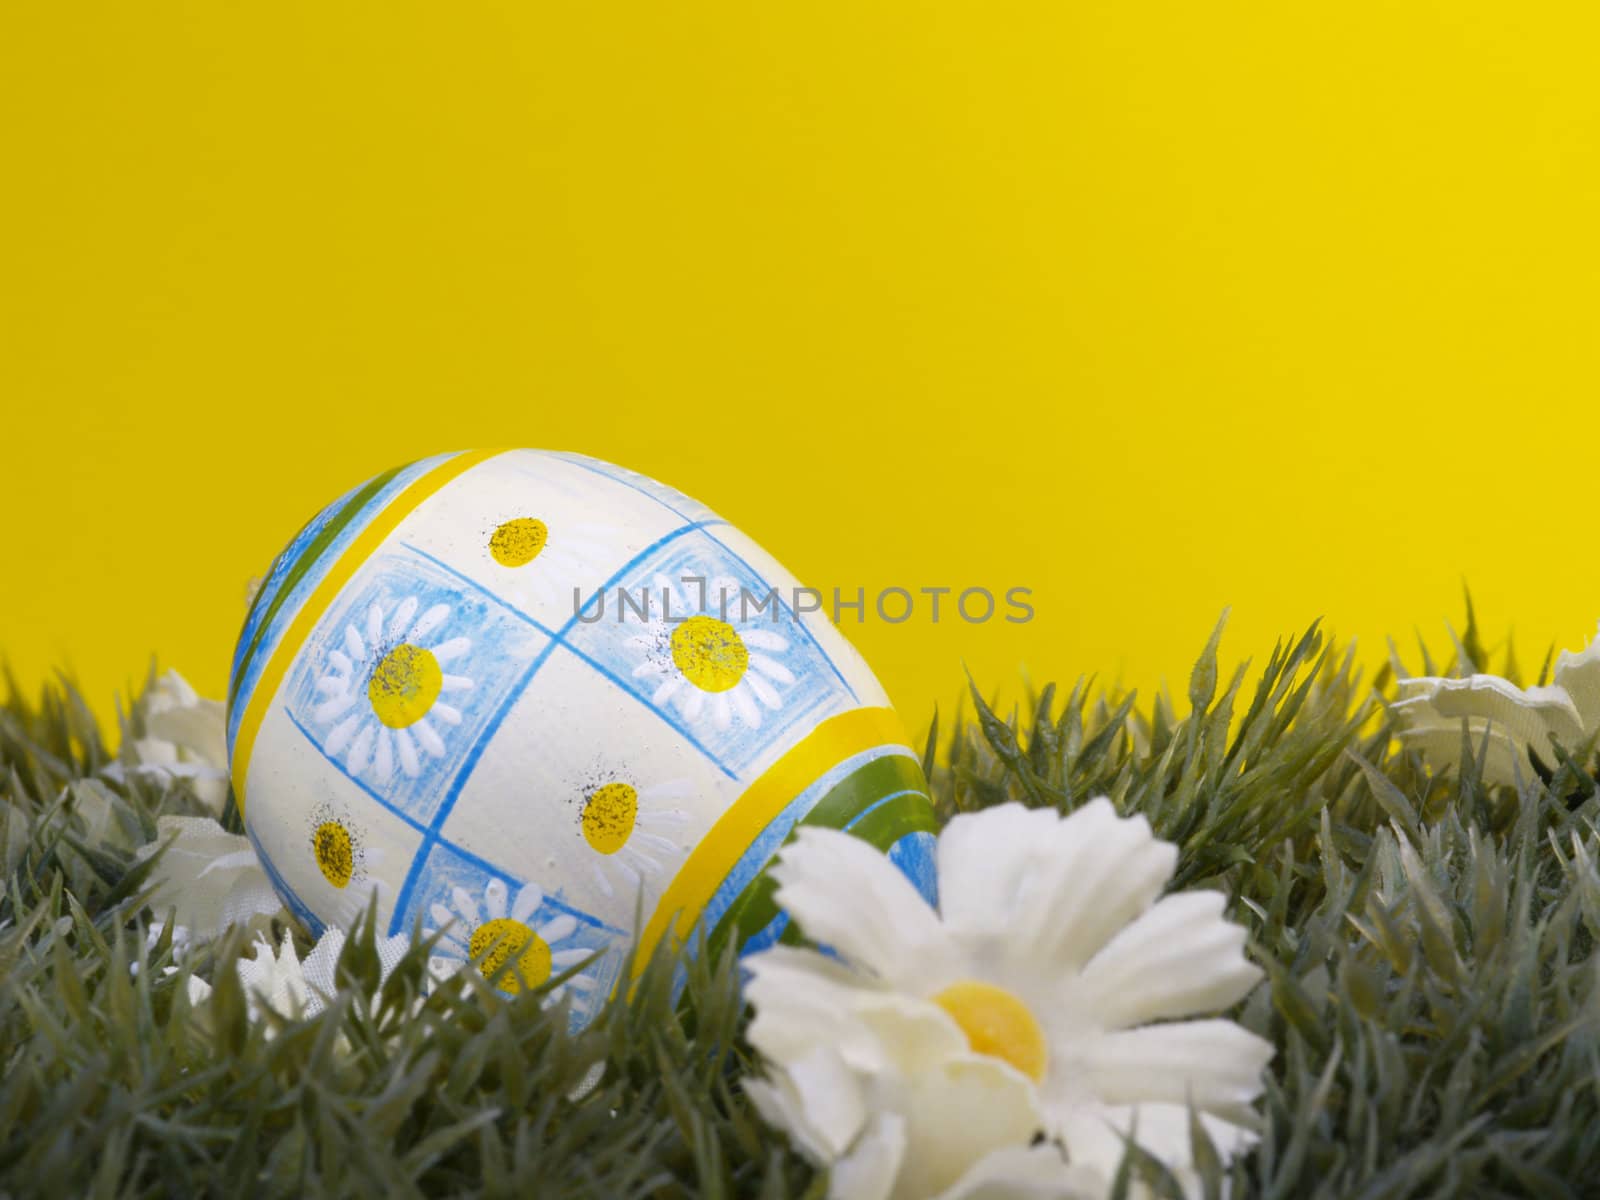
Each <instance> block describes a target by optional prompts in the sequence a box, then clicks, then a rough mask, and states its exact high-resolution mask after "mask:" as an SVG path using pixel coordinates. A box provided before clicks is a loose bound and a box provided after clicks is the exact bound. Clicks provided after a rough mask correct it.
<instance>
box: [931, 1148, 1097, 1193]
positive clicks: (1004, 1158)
mask: <svg viewBox="0 0 1600 1200" xmlns="http://www.w3.org/2000/svg"><path fill="white" fill-rule="evenodd" d="M1110 1191H1111V1189H1110V1185H1109V1181H1108V1180H1107V1179H1106V1178H1105V1177H1103V1176H1102V1175H1101V1174H1100V1172H1098V1171H1095V1170H1092V1169H1090V1168H1088V1167H1084V1166H1079V1165H1077V1164H1069V1163H1067V1162H1066V1161H1065V1160H1064V1159H1063V1158H1062V1155H1061V1151H1060V1150H1059V1149H1057V1148H1056V1147H1055V1146H1051V1145H1040V1146H1027V1147H1024V1146H1011V1147H1007V1148H1006V1149H1004V1150H996V1151H995V1152H994V1153H993V1154H988V1155H985V1156H984V1157H983V1158H980V1159H979V1160H978V1161H977V1162H976V1163H974V1164H973V1166H972V1168H971V1169H970V1170H969V1171H968V1172H967V1173H966V1174H965V1175H963V1176H962V1177H961V1178H960V1179H959V1180H958V1181H957V1182H956V1183H955V1185H954V1186H952V1187H950V1188H948V1189H947V1190H945V1191H943V1192H940V1193H939V1196H938V1200H1104V1197H1106V1196H1107V1195H1109V1194H1110Z"/></svg>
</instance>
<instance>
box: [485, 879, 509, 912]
mask: <svg viewBox="0 0 1600 1200" xmlns="http://www.w3.org/2000/svg"><path fill="white" fill-rule="evenodd" d="M506 897H507V891H506V883H505V880H503V879H491V880H490V881H489V883H488V885H487V886H486V887H485V888H484V889H483V910H484V912H485V913H487V914H488V917H489V920H491V921H498V920H501V919H503V918H504V917H505V915H506Z"/></svg>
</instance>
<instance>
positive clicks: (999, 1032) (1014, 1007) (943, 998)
mask: <svg viewBox="0 0 1600 1200" xmlns="http://www.w3.org/2000/svg"><path fill="white" fill-rule="evenodd" d="M933 1002H934V1003H935V1004H937V1005H938V1006H939V1007H940V1008H942V1009H944V1011H945V1012H947V1013H949V1014H950V1016H951V1017H952V1018H953V1019H954V1020H955V1023H956V1024H957V1025H959V1026H960V1027H961V1032H962V1033H964V1034H966V1035H967V1044H968V1045H969V1046H971V1047H972V1051H973V1053H974V1054H987V1055H990V1056H991V1057H993V1058H998V1059H1000V1060H1001V1061H1002V1062H1008V1063H1010V1064H1011V1065H1012V1066H1013V1067H1015V1068H1016V1069H1017V1070H1019V1071H1021V1072H1022V1073H1023V1074H1024V1075H1026V1076H1028V1078H1030V1079H1032V1080H1034V1081H1035V1082H1038V1081H1040V1080H1042V1079H1043V1078H1044V1068H1045V1063H1046V1061H1047V1060H1048V1058H1049V1053H1050V1052H1049V1047H1048V1046H1046V1045H1045V1040H1044V1030H1043V1029H1041V1028H1039V1022H1038V1021H1036V1020H1034V1016H1033V1013H1031V1012H1029V1011H1028V1006H1027V1005H1026V1004H1024V1003H1023V1002H1022V1001H1021V1000H1019V999H1018V998H1017V997H1016V996H1015V995H1013V994H1012V993H1010V992H1008V991H1006V990H1005V989H1004V988H997V987H995V986H994V985H993V984H990V983H979V982H978V981H977V980H975V979H963V980H962V981H961V982H960V983H953V984H951V985H950V986H949V987H947V988H945V989H944V991H942V992H940V993H939V994H938V995H937V996H935V997H933Z"/></svg>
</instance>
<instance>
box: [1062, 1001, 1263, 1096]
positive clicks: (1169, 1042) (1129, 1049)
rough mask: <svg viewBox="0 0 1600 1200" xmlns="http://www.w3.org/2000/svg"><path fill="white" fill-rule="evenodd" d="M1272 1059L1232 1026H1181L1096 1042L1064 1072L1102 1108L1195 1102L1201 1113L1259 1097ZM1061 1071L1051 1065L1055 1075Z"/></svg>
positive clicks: (1133, 1031) (1251, 1036)
mask: <svg viewBox="0 0 1600 1200" xmlns="http://www.w3.org/2000/svg"><path fill="white" fill-rule="evenodd" d="M1051 1049H1052V1053H1053V1052H1054V1050H1055V1047H1054V1046H1052V1047H1051ZM1272 1054H1273V1049H1272V1043H1271V1042H1268V1041H1265V1040H1263V1039H1261V1038H1259V1037H1257V1036H1256V1035H1255V1034H1253V1033H1250V1032H1248V1031H1246V1030H1244V1029H1241V1028H1240V1027H1239V1026H1238V1025H1235V1024H1234V1023H1233V1022H1232V1021H1220V1020H1209V1021H1178V1022H1173V1023H1171V1024H1167V1025H1147V1026H1145V1027H1144V1028H1142V1029H1128V1030H1122V1031H1118V1032H1113V1033H1106V1034H1102V1035H1100V1036H1098V1037H1095V1038H1092V1039H1090V1040H1088V1041H1086V1042H1085V1043H1084V1044H1083V1045H1082V1046H1081V1048H1080V1049H1079V1050H1078V1052H1077V1054H1076V1055H1075V1056H1074V1057H1075V1059H1076V1061H1072V1062H1063V1063H1061V1064H1060V1065H1059V1070H1060V1072H1061V1074H1062V1075H1064V1076H1066V1077H1069V1078H1070V1079H1071V1080H1072V1082H1073V1083H1074V1084H1076V1085H1077V1086H1080V1087H1083V1088H1086V1089H1087V1090H1088V1091H1089V1092H1091V1093H1092V1094H1093V1095H1094V1096H1095V1097H1097V1098H1098V1099H1099V1100H1100V1102H1101V1103H1103V1104H1144V1103H1166V1104H1187V1103H1189V1101H1190V1098H1191V1097H1192V1098H1193V1102H1194V1104H1195V1105H1196V1106H1197V1107H1200V1108H1223V1107H1227V1106H1230V1105H1245V1104H1249V1103H1250V1102H1251V1101H1252V1100H1254V1099H1255V1098H1256V1096H1258V1095H1259V1094H1260V1093H1261V1087H1262V1083H1261V1072H1262V1070H1263V1069H1264V1068H1265V1067H1266V1065H1267V1063H1269V1062H1270V1061H1271V1060H1272ZM1057 1071H1058V1067H1057V1064H1055V1063H1053V1062H1052V1064H1051V1068H1050V1074H1051V1076H1052V1077H1055V1076H1056V1074H1057ZM1046 1090H1047V1093H1053V1092H1054V1089H1053V1088H1051V1087H1049V1086H1048V1085H1047V1089H1046ZM1047 1099H1048V1096H1047Z"/></svg>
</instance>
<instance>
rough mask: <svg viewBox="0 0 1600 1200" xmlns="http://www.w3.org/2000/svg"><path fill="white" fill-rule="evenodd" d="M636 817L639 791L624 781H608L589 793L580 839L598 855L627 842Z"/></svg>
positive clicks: (613, 852) (612, 850)
mask: <svg viewBox="0 0 1600 1200" xmlns="http://www.w3.org/2000/svg"><path fill="white" fill-rule="evenodd" d="M638 816H639V793H638V792H636V791H635V790H634V789H633V785H631V784H627V783H608V784H606V785H605V786H604V787H599V788H596V789H595V790H594V791H592V792H590V793H589V799H588V800H587V801H585V802H584V805H583V817H582V821H583V839H584V841H586V842H588V843H589V845H590V847H591V848H593V849H594V850H596V851H598V852H599V853H601V854H615V853H616V852H617V851H618V850H621V849H622V848H623V846H625V845H627V844H628V838H629V837H630V836H632V834H633V823H634V821H635V820H636V819H638Z"/></svg>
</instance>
